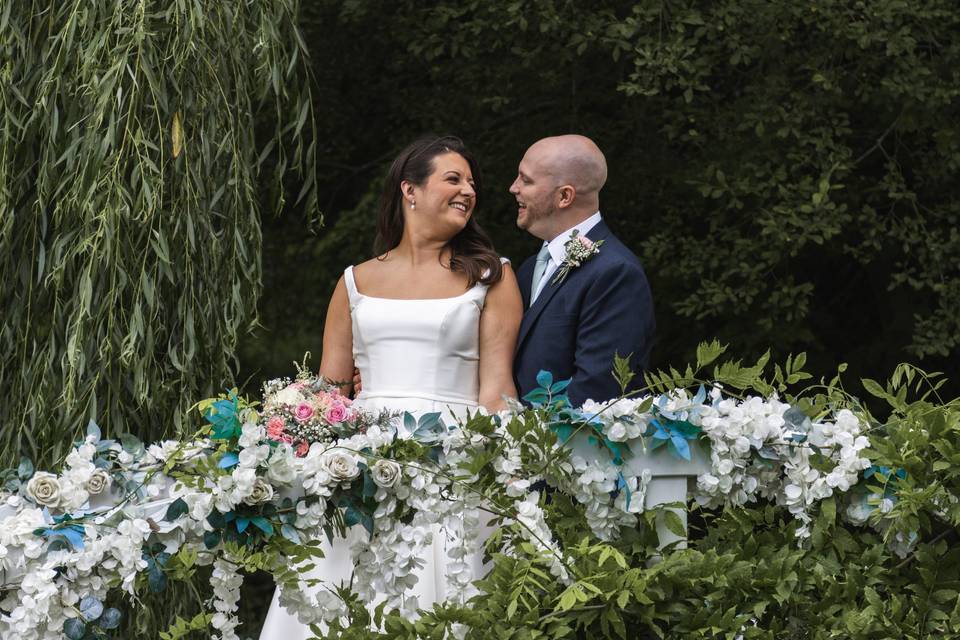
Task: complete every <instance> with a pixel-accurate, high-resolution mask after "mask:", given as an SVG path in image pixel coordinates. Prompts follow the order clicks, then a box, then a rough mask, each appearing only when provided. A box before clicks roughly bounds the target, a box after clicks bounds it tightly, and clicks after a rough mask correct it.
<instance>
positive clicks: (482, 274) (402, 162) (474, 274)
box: [373, 136, 503, 287]
mask: <svg viewBox="0 0 960 640" xmlns="http://www.w3.org/2000/svg"><path fill="white" fill-rule="evenodd" d="M451 152H453V153H457V154H460V155H461V156H463V159H464V160H466V161H467V164H469V165H470V172H471V173H472V174H473V189H474V191H475V192H476V197H475V201H474V207H473V213H472V214H471V216H470V218H469V219H468V220H467V225H466V226H465V227H464V228H463V229H462V230H461V231H460V233H458V234H457V235H455V236H454V237H453V238H451V239H450V241H449V242H448V243H447V246H448V247H449V248H450V269H451V270H453V271H459V272H461V273H463V274H464V275H466V276H467V280H468V281H469V285H468V286H471V287H472V286H473V285H475V284H477V283H478V282H480V283H483V284H486V285H489V284H493V283H495V282H499V281H500V278H501V277H503V265H501V264H500V258H499V256H497V252H496V251H494V248H493V242H491V240H490V236H488V235H487V233H486V232H485V231H484V230H483V229H482V228H480V225H479V224H478V223H477V220H476V215H477V209H479V207H480V193H481V191H480V188H481V179H480V167H478V166H477V163H476V161H475V160H474V159H473V155H471V153H470V152H469V151H468V150H467V148H466V146H465V145H464V144H463V141H462V140H460V138H457V137H455V136H441V137H439V138H438V137H436V136H425V137H423V138H420V139H418V140H416V141H414V142H413V143H411V144H410V145H409V146H408V147H407V148H406V149H404V150H403V151H401V152H400V155H398V156H397V157H396V159H394V161H393V164H392V165H390V171H389V172H388V173H387V179H386V181H385V182H384V185H383V192H382V193H381V194H380V213H379V217H378V218H377V238H376V240H375V241H374V245H373V250H374V252H375V253H376V254H377V255H383V254H384V253H386V252H388V251H390V250H391V249H393V248H395V247H396V246H397V245H398V244H400V239H401V238H402V237H403V194H402V193H401V192H400V183H401V182H403V181H404V180H406V181H407V182H410V183H412V184H415V185H417V186H418V187H422V186H423V185H424V184H426V182H427V179H428V178H429V177H430V175H431V174H432V173H433V171H434V162H433V160H434V158H436V157H437V156H440V155H443V154H445V153H451Z"/></svg>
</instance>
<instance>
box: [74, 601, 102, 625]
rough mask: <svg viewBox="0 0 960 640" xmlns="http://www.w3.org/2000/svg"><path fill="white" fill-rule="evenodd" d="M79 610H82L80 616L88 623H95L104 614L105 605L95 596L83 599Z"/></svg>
mask: <svg viewBox="0 0 960 640" xmlns="http://www.w3.org/2000/svg"><path fill="white" fill-rule="evenodd" d="M78 608H79V609H80V615H81V616H83V619H84V620H87V621H88V622H93V621H94V620H96V619H97V618H99V617H100V615H101V614H102V613H103V603H102V602H100V600H99V599H98V598H95V597H94V596H84V597H83V598H81V600H80V604H79V606H78Z"/></svg>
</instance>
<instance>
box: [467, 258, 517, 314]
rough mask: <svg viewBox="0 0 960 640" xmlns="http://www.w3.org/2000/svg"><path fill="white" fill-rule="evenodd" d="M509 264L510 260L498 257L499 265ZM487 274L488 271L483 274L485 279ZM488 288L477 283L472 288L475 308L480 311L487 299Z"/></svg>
mask: <svg viewBox="0 0 960 640" xmlns="http://www.w3.org/2000/svg"><path fill="white" fill-rule="evenodd" d="M509 262H510V258H504V257H503V256H501V257H500V264H508V263H509ZM489 273H490V270H489V269H488V270H487V271H485V272H484V273H483V277H487V274H489ZM489 288H490V287H489V286H488V285H485V284H480V283H479V282H478V283H477V284H475V285H474V287H473V289H474V291H476V292H477V294H476V296H474V302H476V303H477V306H478V307H480V309H481V310H483V303H484V301H486V299H487V289H489Z"/></svg>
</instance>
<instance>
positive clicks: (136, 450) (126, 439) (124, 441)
mask: <svg viewBox="0 0 960 640" xmlns="http://www.w3.org/2000/svg"><path fill="white" fill-rule="evenodd" d="M120 445H121V446H122V447H123V450H124V451H126V452H127V453H129V454H130V455H132V456H134V457H137V456H140V455H142V454H143V452H144V448H143V443H142V442H140V438H138V437H137V436H135V435H133V434H132V433H121V434H120Z"/></svg>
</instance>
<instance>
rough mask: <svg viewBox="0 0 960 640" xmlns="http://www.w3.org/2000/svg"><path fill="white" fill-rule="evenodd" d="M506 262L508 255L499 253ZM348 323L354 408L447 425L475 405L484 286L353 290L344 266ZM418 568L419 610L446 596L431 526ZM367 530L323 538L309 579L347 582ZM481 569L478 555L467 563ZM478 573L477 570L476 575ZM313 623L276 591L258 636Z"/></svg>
mask: <svg viewBox="0 0 960 640" xmlns="http://www.w3.org/2000/svg"><path fill="white" fill-rule="evenodd" d="M501 260H503V261H504V262H506V259H501ZM344 281H345V283H346V286H347V295H348V297H349V299H350V316H351V320H352V324H353V358H354V363H355V364H356V366H357V368H358V369H360V376H361V378H362V380H363V391H362V392H361V393H360V394H359V396H358V397H357V399H356V402H355V403H354V406H355V407H359V408H363V409H366V410H371V411H376V410H379V409H383V408H386V409H396V410H404V411H410V412H411V413H413V414H414V415H419V414H422V413H427V412H433V411H439V412H441V413H442V414H443V417H444V421H445V422H446V423H447V424H448V425H450V424H454V423H455V419H456V417H457V416H460V415H463V414H464V413H465V412H466V411H467V410H471V411H473V410H476V408H477V406H478V405H477V400H478V396H479V389H480V376H479V364H480V313H481V311H482V310H483V304H484V300H485V298H486V294H487V286H485V285H482V284H477V285H475V286H474V287H472V288H471V289H469V290H468V291H466V292H465V293H463V294H461V295H459V296H455V297H452V298H439V299H421V300H400V299H394V298H376V297H372V296H366V295H363V294H362V293H360V292H359V291H357V286H356V283H355V282H354V278H353V267H347V269H346V270H345V271H344ZM433 533H434V536H433V542H432V545H431V546H428V547H427V554H426V556H427V557H425V558H423V560H424V566H423V568H422V569H421V570H420V571H418V572H416V575H417V577H418V582H417V584H416V586H415V587H414V588H413V590H412V595H415V596H417V598H418V602H419V606H420V607H421V608H430V607H431V606H432V604H433V603H434V602H440V601H443V600H444V599H445V590H446V580H445V578H444V575H445V571H444V567H445V564H446V559H447V556H446V549H445V548H444V547H445V545H444V542H445V537H444V535H443V533H442V531H440V530H439V527H436V526H435V527H434V532H433ZM360 535H366V534H365V532H364V531H363V530H362V527H359V526H355V527H352V528H351V529H350V530H349V531H348V536H347V540H336V541H334V542H333V544H332V545H331V544H330V543H329V542H328V541H326V540H325V541H324V546H323V548H324V553H325V557H324V558H323V559H320V560H317V561H316V565H317V566H316V568H315V569H314V570H313V571H312V572H311V577H316V578H321V579H323V580H324V581H327V582H343V583H348V582H349V580H350V575H351V574H352V572H353V561H352V558H351V557H350V552H349V542H350V541H352V540H354V539H356V536H360ZM471 564H472V565H473V567H472V568H473V571H474V572H475V573H479V571H480V562H479V558H475V559H474V561H473V562H472V563H471ZM475 577H476V578H479V577H480V576H479V575H476V576H475ZM311 637H313V634H312V633H311V631H310V629H309V628H308V627H306V626H305V625H303V624H301V623H300V622H299V621H298V620H297V618H296V617H295V616H293V615H291V614H289V613H287V611H286V610H284V609H283V608H282V607H281V606H280V604H279V602H278V594H277V593H276V592H275V593H274V596H273V602H272V603H271V605H270V611H269V613H268V614H267V619H266V621H265V622H264V625H263V630H262V631H261V633H260V640H305V639H306V638H311Z"/></svg>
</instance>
